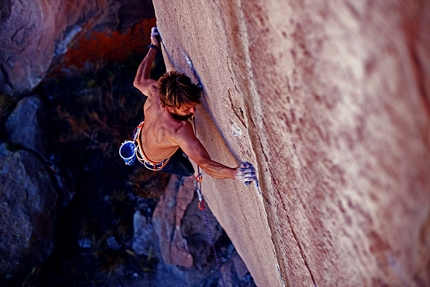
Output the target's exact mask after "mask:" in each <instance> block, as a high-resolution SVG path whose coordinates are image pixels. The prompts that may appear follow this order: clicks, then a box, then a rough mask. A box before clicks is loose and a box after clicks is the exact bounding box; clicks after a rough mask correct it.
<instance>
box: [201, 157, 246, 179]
mask: <svg viewBox="0 0 430 287" xmlns="http://www.w3.org/2000/svg"><path fill="white" fill-rule="evenodd" d="M200 167H201V168H202V169H203V171H204V172H205V173H206V174H208V175H210V176H211V177H214V178H220V179H222V178H230V179H235V178H236V173H237V172H236V168H231V167H228V166H225V165H223V164H220V163H218V162H216V161H212V160H205V161H203V162H201V163H200Z"/></svg>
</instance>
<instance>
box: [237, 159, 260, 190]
mask: <svg viewBox="0 0 430 287" xmlns="http://www.w3.org/2000/svg"><path fill="white" fill-rule="evenodd" d="M236 179H238V180H240V181H241V182H243V184H244V185H245V186H249V185H250V184H251V183H252V182H255V183H256V184H257V182H258V180H257V176H256V174H255V168H254V166H253V165H252V164H251V163H249V162H243V163H242V164H241V165H240V166H239V167H238V173H237V175H236Z"/></svg>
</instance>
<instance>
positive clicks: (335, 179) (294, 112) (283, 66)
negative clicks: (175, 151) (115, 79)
mask: <svg viewBox="0 0 430 287" xmlns="http://www.w3.org/2000/svg"><path fill="white" fill-rule="evenodd" d="M205 3H206V4H202V3H201V2H199V1H180V3H178V2H175V4H172V3H171V1H165V0H157V1H154V6H155V10H156V17H157V25H158V27H159V30H160V33H161V36H162V38H163V40H164V45H165V59H166V62H168V64H169V65H170V66H171V67H173V68H174V69H176V70H179V71H181V72H185V73H187V74H188V75H190V76H191V77H192V78H193V79H194V80H195V81H197V80H199V81H200V82H201V84H202V85H203V87H204V91H205V99H204V102H203V105H202V106H203V108H201V109H199V110H198V112H197V116H196V118H197V132H198V137H199V138H200V139H201V140H202V142H203V143H204V145H205V146H206V148H207V149H208V152H209V153H210V155H211V156H212V157H213V159H214V160H217V161H220V162H222V163H225V164H227V165H230V166H236V165H237V164H238V163H239V162H240V161H243V160H248V161H250V162H252V163H253V164H254V165H255V166H256V168H257V170H258V174H259V178H260V184H261V187H262V188H261V190H262V193H261V194H260V192H259V191H258V190H257V189H256V188H255V187H248V188H246V187H244V186H242V185H241V183H239V182H234V181H231V180H214V179H211V178H210V177H209V176H205V178H204V181H203V193H204V195H205V197H206V200H207V201H208V203H209V205H210V207H211V210H212V211H213V212H214V214H215V216H216V217H217V219H218V220H219V221H220V223H221V224H222V226H223V228H224V229H225V230H226V232H227V233H228V235H229V237H230V238H231V239H232V241H233V243H234V245H235V247H236V248H237V250H238V252H239V254H240V255H241V257H242V258H243V259H244V261H245V262H246V264H247V267H248V269H249V270H250V271H251V274H252V276H253V277H254V279H255V281H256V283H257V284H258V286H271V287H272V286H282V285H284V284H285V285H287V286H314V285H317V286H383V285H387V286H405V285H408V286H427V285H429V284H430V278H429V274H430V272H429V269H428V268H429V266H430V176H429V171H430V96H429V95H430V76H429V75H430V42H429V37H428V34H427V33H428V31H429V29H430V23H429V21H428V19H429V18H430V3H429V2H426V1H408V2H404V1H391V2H390V3H389V4H382V3H373V2H372V4H371V3H370V2H362V3H361V2H360V3H358V2H357V3H355V2H351V1H341V2H337V3H336V4H334V3H332V2H331V1H327V0H326V1H322V2H321V1H320V2H318V3H316V2H312V3H311V2H309V3H308V2H306V1H305V2H302V1H261V0H252V1H243V2H241V1H225V0H224V1H220V0H216V1H207V2H205ZM406 3H407V4H406Z"/></svg>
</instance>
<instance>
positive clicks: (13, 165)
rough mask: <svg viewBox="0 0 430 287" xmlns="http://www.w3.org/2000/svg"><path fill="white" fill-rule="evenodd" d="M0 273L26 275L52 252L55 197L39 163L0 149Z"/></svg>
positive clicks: (30, 156)
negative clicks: (24, 273)
mask: <svg viewBox="0 0 430 287" xmlns="http://www.w3.org/2000/svg"><path fill="white" fill-rule="evenodd" d="M0 162H1V165H0V226H1V229H0V238H1V240H0V254H1V256H0V258H1V261H0V270H1V272H2V274H1V277H0V278H1V279H3V278H4V277H5V275H6V274H8V273H11V274H18V276H23V274H20V272H27V273H28V272H30V271H31V269H32V268H33V267H37V266H40V265H41V264H42V263H43V262H44V260H46V259H47V258H48V256H49V255H50V254H51V252H52V250H53V248H54V226H55V219H56V206H57V198H58V196H57V193H56V191H55V187H54V185H53V183H52V181H51V177H50V174H49V172H48V170H47V169H46V168H45V166H44V165H43V164H42V162H41V161H40V160H39V159H38V158H37V157H36V156H34V155H33V154H32V153H29V152H27V151H17V152H9V151H8V150H7V149H6V147H5V145H4V144H2V145H1V146H0Z"/></svg>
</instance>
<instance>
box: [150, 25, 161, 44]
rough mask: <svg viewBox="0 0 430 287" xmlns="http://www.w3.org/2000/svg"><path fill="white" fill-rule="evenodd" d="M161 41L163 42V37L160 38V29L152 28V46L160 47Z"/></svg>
mask: <svg viewBox="0 0 430 287" xmlns="http://www.w3.org/2000/svg"><path fill="white" fill-rule="evenodd" d="M160 41H161V37H160V33H159V32H158V28H157V27H152V29H151V44H152V45H156V46H157V47H160Z"/></svg>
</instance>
